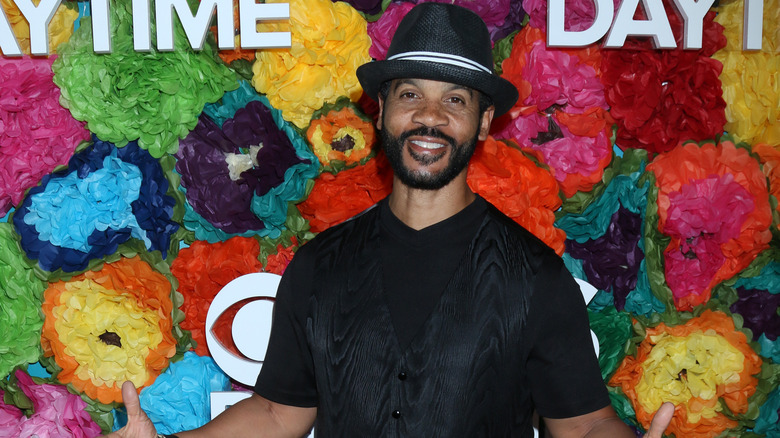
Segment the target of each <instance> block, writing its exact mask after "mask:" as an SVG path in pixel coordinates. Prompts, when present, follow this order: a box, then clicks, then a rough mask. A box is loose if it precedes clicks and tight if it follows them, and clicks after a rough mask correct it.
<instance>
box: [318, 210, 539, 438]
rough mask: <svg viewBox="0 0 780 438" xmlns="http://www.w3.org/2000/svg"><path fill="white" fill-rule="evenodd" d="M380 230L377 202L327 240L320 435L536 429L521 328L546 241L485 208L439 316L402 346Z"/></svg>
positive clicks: (322, 270)
mask: <svg viewBox="0 0 780 438" xmlns="http://www.w3.org/2000/svg"><path fill="white" fill-rule="evenodd" d="M378 230H379V225H378V209H376V208H374V209H372V210H369V211H368V212H366V213H364V214H363V215H362V216H359V217H357V218H355V219H353V220H352V221H350V222H348V223H346V224H343V225H342V226H340V227H336V228H335V229H332V230H329V231H332V232H325V233H322V234H321V236H320V238H321V239H322V240H321V241H320V243H321V246H320V249H321V251H319V256H318V260H317V264H316V273H315V278H316V279H317V281H316V284H315V293H314V294H313V295H312V298H311V301H310V302H309V306H310V313H309V315H310V317H309V318H308V319H307V322H306V335H307V337H308V342H309V345H310V348H311V352H312V356H313V360H314V368H315V373H316V381H317V391H318V393H319V398H320V400H319V404H318V412H317V421H316V423H315V431H316V434H317V436H320V437H389V436H403V437H508V436H512V437H517V436H530V435H531V433H532V432H531V412H532V404H531V400H530V394H529V392H528V389H527V383H526V378H527V376H526V374H525V366H524V363H525V361H526V356H527V353H526V352H527V351H528V348H527V346H524V345H523V339H524V337H523V330H524V326H525V321H526V315H527V312H528V302H529V299H530V294H531V293H532V291H531V290H530V287H528V284H529V279H531V278H533V276H534V274H535V272H536V271H537V270H538V269H539V268H540V266H539V264H540V262H539V261H540V260H542V259H544V257H541V256H540V253H541V252H542V251H550V249H549V248H547V247H546V246H544V244H542V243H541V242H539V241H538V239H536V238H535V237H533V236H531V235H530V233H528V232H527V231H526V230H524V229H523V228H521V227H519V226H518V225H517V224H515V223H514V222H512V221H511V220H510V219H508V218H506V217H505V216H504V215H503V214H501V213H500V212H498V211H497V210H496V209H495V208H494V207H492V206H489V207H488V214H487V215H486V217H485V220H484V221H483V223H482V225H481V226H480V228H479V230H478V232H477V235H476V236H475V238H474V240H473V242H472V243H471V245H470V246H469V249H468V251H467V253H466V256H465V258H464V259H463V260H462V261H461V263H460V265H459V267H458V268H457V269H456V271H455V274H454V275H453V277H452V278H451V279H450V281H449V283H448V286H447V287H446V289H445V290H444V292H443V294H442V296H441V298H440V301H439V302H438V304H437V305H436V307H435V308H434V310H433V313H432V314H431V316H430V317H429V319H428V321H426V322H425V324H424V326H423V328H422V330H421V331H420V332H419V333H418V335H417V337H416V338H414V339H413V341H412V342H411V344H410V346H409V348H407V349H405V350H401V349H400V347H399V345H398V341H397V339H396V335H395V331H394V328H393V325H392V322H391V319H390V313H389V310H388V308H387V305H386V303H385V299H384V296H383V294H384V292H383V290H382V270H383V269H391V267H386V266H382V264H381V263H380V251H379V244H380V243H379V239H378V234H379V231H378ZM392 275H404V273H403V272H395V273H393V274H392ZM409 281H414V280H413V279H410V280H409Z"/></svg>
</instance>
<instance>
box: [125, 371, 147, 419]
mask: <svg viewBox="0 0 780 438" xmlns="http://www.w3.org/2000/svg"><path fill="white" fill-rule="evenodd" d="M122 401H123V402H124V404H125V409H127V420H128V422H129V421H131V420H132V419H137V418H138V417H146V413H144V411H143V410H142V409H141V400H140V399H139V398H138V391H137V390H136V389H135V385H133V382H130V381H126V382H125V383H123V384H122Z"/></svg>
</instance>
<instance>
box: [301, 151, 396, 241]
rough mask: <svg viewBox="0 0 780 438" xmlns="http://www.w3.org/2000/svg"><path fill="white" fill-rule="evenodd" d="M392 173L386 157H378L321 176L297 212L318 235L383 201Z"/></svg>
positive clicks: (387, 191)
mask: <svg viewBox="0 0 780 438" xmlns="http://www.w3.org/2000/svg"><path fill="white" fill-rule="evenodd" d="M392 186H393V173H392V171H391V169H390V165H389V163H388V162H387V158H386V157H385V156H384V154H379V155H377V156H376V158H373V159H371V160H369V161H368V162H366V164H364V165H362V166H357V167H354V168H352V169H347V170H343V171H341V172H339V173H337V174H335V175H333V174H331V173H327V172H326V173H322V174H320V176H319V177H317V179H316V180H314V188H313V189H312V191H311V194H309V197H308V198H306V200H305V201H303V202H301V203H300V204H298V210H300V212H301V214H302V215H303V217H304V218H306V219H307V220H308V221H309V223H310V225H311V231H313V232H315V233H318V232H320V231H324V230H326V229H328V228H330V227H332V226H333V225H336V224H339V223H341V222H344V221H345V220H347V219H349V218H351V217H352V216H354V215H356V214H358V213H360V212H362V211H363V210H365V209H367V208H368V207H371V206H372V205H374V204H376V203H377V202H379V201H380V200H381V199H383V198H385V197H386V196H387V195H389V194H390V192H391V191H392Z"/></svg>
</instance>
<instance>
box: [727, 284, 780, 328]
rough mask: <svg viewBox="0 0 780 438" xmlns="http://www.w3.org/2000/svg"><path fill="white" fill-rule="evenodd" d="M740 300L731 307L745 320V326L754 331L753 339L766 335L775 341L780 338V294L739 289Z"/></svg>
mask: <svg viewBox="0 0 780 438" xmlns="http://www.w3.org/2000/svg"><path fill="white" fill-rule="evenodd" d="M737 296H738V297H739V299H738V300H737V302H736V303H734V304H732V305H731V307H729V310H731V311H732V312H734V313H739V314H740V315H742V318H744V320H745V322H744V326H745V327H747V328H749V329H750V330H752V331H753V339H758V337H759V336H761V335H762V334H765V335H766V337H767V338H769V339H770V340H772V341H774V340H775V339H777V338H778V336H780V316H778V314H777V308H778V307H780V294H771V293H769V291H767V290H761V289H747V288H744V287H737Z"/></svg>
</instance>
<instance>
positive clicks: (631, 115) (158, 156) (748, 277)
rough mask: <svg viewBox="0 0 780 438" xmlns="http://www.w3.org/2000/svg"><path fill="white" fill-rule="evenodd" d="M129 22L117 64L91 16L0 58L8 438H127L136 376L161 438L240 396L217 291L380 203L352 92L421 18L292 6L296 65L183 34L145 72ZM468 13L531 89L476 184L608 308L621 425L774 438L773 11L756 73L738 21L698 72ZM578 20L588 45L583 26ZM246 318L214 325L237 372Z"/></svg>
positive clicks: (779, 100)
mask: <svg viewBox="0 0 780 438" xmlns="http://www.w3.org/2000/svg"><path fill="white" fill-rule="evenodd" d="M0 2H2V8H3V10H4V11H5V14H6V16H7V17H8V20H9V22H10V23H11V25H12V29H13V31H14V33H15V35H16V37H17V39H18V40H19V41H20V46H21V47H22V48H23V49H24V50H27V51H28V52H29V28H28V26H27V23H26V21H25V20H24V18H23V17H22V15H21V14H20V12H19V10H18V9H17V8H16V6H15V4H14V2H13V1H11V0H0ZM130 3H131V2H130V1H129V0H112V1H111V3H110V11H111V14H112V15H111V26H112V43H113V52H112V53H111V54H103V55H100V54H95V53H93V51H92V41H91V29H90V21H89V20H88V19H83V18H84V17H85V14H86V11H88V3H86V2H75V1H68V0H66V1H64V2H63V3H62V4H61V5H60V7H59V10H58V11H57V13H56V14H55V15H54V18H53V19H52V22H51V24H50V26H49V32H50V35H49V41H50V47H51V49H52V54H51V56H48V57H31V56H29V55H25V56H23V57H6V56H0V217H2V221H0V321H1V322H0V377H2V380H0V394H2V395H3V397H2V399H0V436H13V437H17V436H24V437H27V436H31V435H33V434H37V435H38V436H41V437H47V436H52V437H69V436H72V437H92V436H96V435H98V434H99V433H101V431H103V432H106V431H110V430H111V429H115V428H117V427H119V426H121V424H122V423H123V421H124V419H123V415H124V413H123V409H122V407H121V403H119V401H120V398H121V396H120V393H119V390H118V388H119V385H121V382H122V381H124V380H132V381H133V382H135V384H136V385H137V386H138V387H139V388H141V403H142V406H144V407H145V408H147V409H148V412H149V414H150V416H151V418H152V419H153V421H154V422H155V424H156V425H157V427H158V430H159V431H161V432H176V431H178V430H182V429H186V428H192V427H196V426H198V425H200V424H202V423H204V422H205V421H207V419H208V416H209V407H208V393H209V392H210V391H216V390H226V389H229V388H231V387H232V388H234V389H236V390H242V389H245V388H241V387H240V386H239V385H237V384H236V383H235V382H231V381H230V380H229V379H228V377H227V376H225V375H224V374H223V373H222V371H220V370H219V369H218V367H216V366H215V364H214V361H213V360H212V359H211V358H210V357H209V350H208V348H207V346H206V344H205V335H204V325H205V317H206V310H207V308H208V305H209V303H210V302H211V300H212V299H213V298H214V296H215V295H216V293H217V292H218V291H219V290H220V289H221V288H222V287H223V286H224V285H225V284H227V283H228V282H229V281H231V280H232V279H234V278H236V277H238V276H241V275H244V274H247V273H251V272H258V271H266V272H273V273H282V272H283V271H284V269H285V267H286V266H287V263H288V262H289V260H290V259H291V258H292V257H293V255H294V253H295V251H296V250H297V248H298V247H300V246H301V245H303V244H305V243H306V242H307V241H308V240H310V239H311V238H312V237H314V236H315V235H316V234H317V233H318V232H321V231H322V230H325V229H327V228H328V227H330V226H332V225H334V224H337V223H339V222H342V221H344V220H345V219H347V218H349V217H351V216H352V215H354V214H356V213H359V212H360V211H362V210H364V209H365V208H367V207H369V206H370V205H372V204H374V203H375V202H377V201H378V200H380V199H382V198H383V197H385V196H387V194H388V193H389V191H390V185H391V179H392V175H391V172H390V170H389V168H388V164H387V162H386V159H385V158H384V156H383V155H382V154H381V153H380V152H379V151H378V147H377V144H376V132H375V130H374V127H373V119H374V117H375V114H376V110H377V107H376V104H375V103H374V102H372V101H371V100H370V99H368V98H366V97H365V96H363V95H362V90H361V88H360V85H359V83H358V82H357V80H356V77H355V69H356V68H357V67H358V66H359V65H361V64H363V63H365V62H370V61H371V60H372V59H383V58H384V56H385V53H386V51H387V47H388V45H389V39H390V36H391V35H392V34H393V31H394V29H395V27H396V26H397V25H398V22H399V20H400V19H401V18H402V17H403V16H404V14H406V13H407V12H408V11H409V9H410V8H411V7H412V6H413V3H410V2H389V1H387V0H384V1H379V0H352V1H350V2H348V3H344V2H337V3H333V2H331V1H330V0H292V1H290V10H291V19H290V20H289V23H283V24H279V23H274V24H260V25H259V28H260V30H261V31H271V30H289V31H291V32H292V47H291V48H290V49H274V50H261V51H257V52H255V51H251V50H234V51H222V52H220V51H218V50H217V49H216V47H217V46H216V44H215V41H214V36H213V35H209V37H208V39H207V42H206V44H205V47H204V49H203V50H201V51H197V52H196V51H193V50H192V49H190V48H189V46H188V43H187V40H186V38H185V35H184V32H183V30H182V28H181V27H180V26H178V25H177V26H176V36H175V41H176V46H175V50H173V51H171V52H158V51H156V50H151V51H150V52H145V53H139V52H134V51H133V49H132V41H131V35H132V32H131V26H132V22H131V18H132V17H131V5H130ZM455 3H456V4H461V5H463V6H465V7H467V8H470V9H472V10H474V11H475V12H476V13H477V14H479V15H480V16H482V18H483V19H484V20H485V22H486V23H487V24H488V27H489V30H490V34H491V36H492V38H493V42H494V59H495V64H496V69H497V71H499V72H500V73H501V74H502V75H503V77H505V78H506V79H508V80H509V81H511V82H512V83H513V84H515V85H516V86H517V88H518V90H519V92H520V100H519V101H518V103H517V104H516V105H515V107H514V108H512V110H511V111H510V112H509V114H507V115H506V116H504V117H502V118H500V119H498V120H496V121H495V123H494V127H493V131H492V136H491V137H490V138H488V140H486V141H485V142H483V144H482V145H481V147H480V148H479V149H478V150H477V153H476V154H475V156H474V158H473V159H472V162H471V166H470V169H469V174H468V182H469V184H470V185H471V187H472V189H474V190H475V191H476V192H478V193H479V194H480V195H482V196H483V197H485V198H486V199H487V200H488V201H490V202H491V203H493V204H495V205H496V206H497V207H499V208H500V209H501V210H502V211H504V212H505V213H506V214H507V215H508V216H510V217H511V218H513V219H514V220H515V221H517V222H518V223H520V224H522V225H523V226H525V227H527V228H528V229H529V230H531V231H532V232H533V233H534V234H536V235H537V236H538V237H539V238H541V239H542V240H543V241H544V242H545V243H547V244H548V245H549V246H551V247H552V248H554V249H555V250H556V251H557V252H558V253H559V254H561V255H562V256H563V257H564V260H565V261H566V263H567V266H568V267H569V269H570V270H571V271H572V273H573V274H574V275H575V276H577V277H580V278H583V279H585V280H587V281H588V282H590V283H591V284H593V285H594V286H596V287H597V288H598V289H599V292H598V294H597V295H596V297H595V298H594V299H593V300H592V302H591V303H590V304H589V313H590V318H591V326H592V329H593V330H594V332H595V333H596V334H597V336H598V338H599V344H600V355H599V364H600V366H601V369H602V375H603V378H604V381H605V384H606V385H607V387H608V389H609V392H610V396H611V399H612V402H613V405H614V406H615V408H616V410H617V411H618V413H619V415H620V416H621V417H622V418H623V419H624V420H625V421H626V422H627V423H628V424H630V425H631V426H633V427H634V428H636V429H637V431H641V430H643V429H645V428H646V427H647V426H648V424H649V421H650V418H651V416H652V413H653V412H654V411H655V409H657V408H658V406H659V405H660V403H661V402H662V401H665V400H669V401H673V402H674V403H675V404H676V411H675V416H674V419H673V421H672V425H671V427H670V429H669V431H668V432H669V433H670V434H674V435H676V436H677V437H714V436H745V437H759V436H767V437H778V436H780V425H778V423H779V421H778V413H779V412H780V389H778V381H779V380H780V340H779V339H778V336H780V313H779V311H778V307H780V244H779V243H780V207H778V199H780V78H778V72H779V71H780V1H779V0H765V1H764V22H763V46H762V49H761V50H760V51H743V50H742V49H741V47H742V22H743V2H741V1H736V0H723V1H719V2H717V4H716V5H715V6H714V7H713V8H712V10H711V11H710V12H709V13H708V14H707V16H706V17H705V19H704V35H703V47H702V48H701V49H699V50H682V49H676V50H655V49H653V47H652V46H651V44H650V42H649V41H648V40H647V39H645V38H629V39H628V41H627V42H626V45H625V46H624V47H623V48H622V49H613V50H607V49H604V48H602V47H601V46H600V45H599V44H598V43H597V44H593V45H591V46H588V47H584V48H577V49H559V48H549V47H547V46H546V44H545V33H546V29H545V23H546V7H547V5H546V1H545V0H524V1H522V3H521V1H520V0H485V1H468V0H455ZM615 3H616V7H617V5H618V1H617V0H616V1H615ZM665 6H666V10H667V15H668V18H669V22H670V23H671V25H672V27H673V30H674V32H675V35H676V37H677V39H678V41H680V39H681V34H682V30H683V21H682V19H681V18H680V16H679V15H678V13H677V12H676V9H675V7H674V6H673V4H672V2H671V1H665ZM566 12H567V17H566V27H567V29H569V30H581V29H583V28H585V27H587V26H588V23H589V22H590V21H589V20H592V18H593V15H594V10H593V3H592V2H591V1H589V0H571V1H568V2H567V10H566ZM637 18H641V17H637ZM152 35H154V29H152ZM236 38H237V39H240V37H239V36H237V37H236ZM153 46H154V44H153ZM235 313H236V309H235V308H233V309H229V310H228V311H227V312H226V314H225V315H223V316H222V317H221V319H220V320H218V321H217V324H216V329H215V330H216V333H217V335H218V338H219V339H220V341H221V342H223V343H224V344H225V345H226V347H227V348H232V349H233V350H235V346H234V345H233V343H232V339H231V337H230V330H229V326H230V322H231V318H232V316H234V315H235ZM36 367H37V369H38V371H37V372H36V371H34V370H35V369H36ZM31 374H33V375H35V376H34V377H31Z"/></svg>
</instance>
